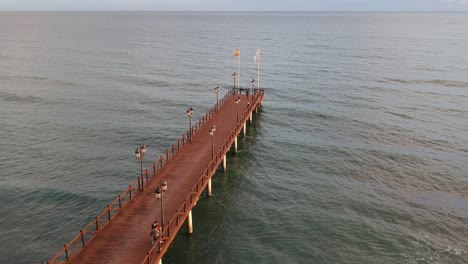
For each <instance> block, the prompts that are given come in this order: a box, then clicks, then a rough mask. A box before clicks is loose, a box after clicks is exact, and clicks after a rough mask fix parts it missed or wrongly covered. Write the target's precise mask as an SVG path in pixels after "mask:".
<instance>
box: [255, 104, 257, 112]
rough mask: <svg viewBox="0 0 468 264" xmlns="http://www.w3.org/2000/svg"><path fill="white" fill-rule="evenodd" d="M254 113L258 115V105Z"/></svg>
mask: <svg viewBox="0 0 468 264" xmlns="http://www.w3.org/2000/svg"><path fill="white" fill-rule="evenodd" d="M255 113H258V105H257V106H256V107H255Z"/></svg>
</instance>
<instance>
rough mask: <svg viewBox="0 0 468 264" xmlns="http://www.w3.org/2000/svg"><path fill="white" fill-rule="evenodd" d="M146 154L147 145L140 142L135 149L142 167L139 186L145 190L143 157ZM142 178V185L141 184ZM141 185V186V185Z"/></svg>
mask: <svg viewBox="0 0 468 264" xmlns="http://www.w3.org/2000/svg"><path fill="white" fill-rule="evenodd" d="M145 154H146V146H145V144H140V146H139V147H138V148H136V150H135V156H136V157H137V159H138V160H139V161H140V168H141V174H140V177H139V178H138V188H139V189H141V190H143V189H144V187H143V157H144V156H145ZM140 178H141V185H140ZM140 186H141V187H140Z"/></svg>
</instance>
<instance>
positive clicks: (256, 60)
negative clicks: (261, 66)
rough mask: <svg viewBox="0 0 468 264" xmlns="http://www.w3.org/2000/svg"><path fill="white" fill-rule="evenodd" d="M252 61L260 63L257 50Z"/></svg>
mask: <svg viewBox="0 0 468 264" xmlns="http://www.w3.org/2000/svg"><path fill="white" fill-rule="evenodd" d="M253 59H254V62H255V63H258V62H259V61H260V49H258V50H257V52H255V56H254V58H253Z"/></svg>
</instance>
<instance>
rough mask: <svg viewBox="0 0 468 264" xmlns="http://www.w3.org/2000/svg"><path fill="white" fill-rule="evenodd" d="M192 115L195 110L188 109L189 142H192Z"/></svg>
mask: <svg viewBox="0 0 468 264" xmlns="http://www.w3.org/2000/svg"><path fill="white" fill-rule="evenodd" d="M192 114H193V108H192V107H189V108H188V109H187V116H188V119H189V141H192Z"/></svg>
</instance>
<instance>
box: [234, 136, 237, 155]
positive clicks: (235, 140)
mask: <svg viewBox="0 0 468 264" xmlns="http://www.w3.org/2000/svg"><path fill="white" fill-rule="evenodd" d="M234 153H237V137H235V138H234Z"/></svg>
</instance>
